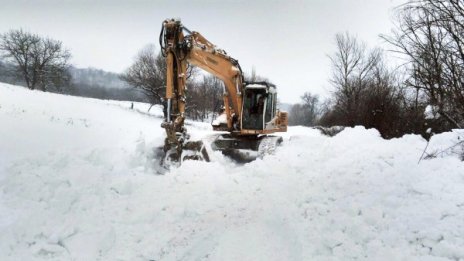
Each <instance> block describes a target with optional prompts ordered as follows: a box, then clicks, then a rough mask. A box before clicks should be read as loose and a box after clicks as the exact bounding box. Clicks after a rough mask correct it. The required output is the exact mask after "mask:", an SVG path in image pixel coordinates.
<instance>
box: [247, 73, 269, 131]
mask: <svg viewBox="0 0 464 261" xmlns="http://www.w3.org/2000/svg"><path fill="white" fill-rule="evenodd" d="M243 97H244V98H243V105H242V122H241V124H242V129H244V130H255V131H260V130H265V129H266V125H267V123H268V122H270V121H271V120H272V119H273V118H274V116H275V114H276V102H277V97H276V88H275V86H274V85H272V84H269V83H267V82H258V83H248V84H247V85H245V88H244V96H243Z"/></svg>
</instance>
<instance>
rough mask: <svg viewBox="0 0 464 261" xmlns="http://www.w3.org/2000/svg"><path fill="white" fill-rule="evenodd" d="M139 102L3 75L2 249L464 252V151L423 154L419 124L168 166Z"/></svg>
mask: <svg viewBox="0 0 464 261" xmlns="http://www.w3.org/2000/svg"><path fill="white" fill-rule="evenodd" d="M130 106H131V104H130V103H129V102H116V101H102V100H96V99H89V98H78V97H72V96H64V95H58V94H50V93H42V92H37V91H29V90H27V89H25V88H22V87H18V86H13V85H8V84H1V83H0V123H1V128H0V259H1V260H352V259H358V260H460V259H464V248H463V247H462V246H463V245H464V224H463V222H462V220H464V171H463V167H464V165H463V164H464V163H463V162H462V161H460V160H459V156H458V155H456V154H454V153H452V152H450V153H441V154H439V155H438V157H436V158H433V159H428V160H423V161H421V162H420V163H419V164H418V160H419V158H420V156H421V154H422V151H423V150H424V148H425V146H426V142H425V141H424V140H423V139H422V138H421V137H420V136H416V135H406V136H404V137H403V138H399V139H392V140H384V139H382V138H380V135H379V133H378V132H377V131H376V130H366V129H364V128H363V127H355V128H348V129H345V130H344V131H343V132H341V133H339V134H338V135H337V136H335V137H326V136H323V135H321V134H320V133H319V132H318V131H317V130H314V129H311V128H305V127H291V128H289V131H288V133H285V134H284V135H283V137H284V142H283V145H282V146H281V147H279V148H278V150H277V151H276V153H275V155H269V156H267V157H265V158H264V159H258V160H256V161H254V162H251V163H248V164H245V165H239V164H236V163H234V162H231V161H230V160H228V159H227V158H224V157H222V155H219V154H215V155H213V156H214V157H213V158H214V161H213V162H210V163H206V162H197V161H189V162H186V163H184V164H183V165H182V166H181V167H179V168H176V169H172V170H170V171H168V172H166V173H164V174H163V175H160V174H158V173H160V169H159V166H158V163H159V160H158V159H157V158H156V157H155V153H154V148H156V147H159V146H161V145H162V144H163V138H164V131H163V129H161V128H160V124H161V122H162V112H161V109H160V108H153V109H152V110H151V112H150V113H147V112H146V111H147V108H148V105H147V104H143V103H135V106H134V109H133V110H132V109H130ZM188 124H189V126H188V128H189V131H190V132H191V133H192V134H193V136H194V137H202V136H205V135H207V134H208V133H210V132H211V129H210V127H209V126H208V125H207V124H201V123H193V122H189V123H188ZM463 132H464V131H463V130H455V131H454V132H448V133H442V134H440V135H436V136H434V137H433V138H432V140H431V142H430V144H429V146H428V149H427V150H428V151H441V150H443V149H445V148H448V147H449V146H451V145H452V144H454V143H455V142H457V141H458V138H459V136H460V137H461V139H462V136H463Z"/></svg>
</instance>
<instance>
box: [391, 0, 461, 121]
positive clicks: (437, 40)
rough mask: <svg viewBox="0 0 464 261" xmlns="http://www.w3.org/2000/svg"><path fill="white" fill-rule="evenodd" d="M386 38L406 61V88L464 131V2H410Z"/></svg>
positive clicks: (413, 0) (411, 0) (442, 0)
mask: <svg viewBox="0 0 464 261" xmlns="http://www.w3.org/2000/svg"><path fill="white" fill-rule="evenodd" d="M398 21H399V22H398V24H397V26H396V28H395V30H393V32H392V35H391V36H383V38H384V39H385V40H387V41H388V42H389V43H391V44H392V45H393V46H394V47H395V50H394V51H395V52H398V53H401V54H403V55H404V56H405V57H406V61H407V62H406V64H405V67H406V68H407V71H408V75H409V78H408V79H407V81H406V84H407V85H408V86H409V87H411V88H412V89H414V90H416V91H417V93H418V95H419V94H421V93H423V94H425V96H426V98H427V103H428V104H430V105H432V106H433V107H434V108H435V109H436V111H437V113H439V114H440V115H441V116H442V118H444V119H446V121H447V125H448V126H449V127H448V128H450V127H458V128H462V127H464V2H463V1H461V0H410V1H409V2H408V3H407V4H405V5H403V6H402V7H401V8H400V9H399V10H398Z"/></svg>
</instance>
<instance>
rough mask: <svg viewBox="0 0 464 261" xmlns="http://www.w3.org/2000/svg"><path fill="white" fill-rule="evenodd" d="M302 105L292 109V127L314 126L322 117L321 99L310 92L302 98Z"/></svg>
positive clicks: (290, 119)
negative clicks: (320, 116)
mask: <svg viewBox="0 0 464 261" xmlns="http://www.w3.org/2000/svg"><path fill="white" fill-rule="evenodd" d="M301 101H302V103H297V104H294V105H293V106H292V108H291V109H290V118H289V124H290V125H302V126H314V125H316V122H317V119H318V117H319V115H320V112H321V109H320V104H319V97H318V96H317V95H313V94H311V93H310V92H305V93H304V94H303V95H302V96H301Z"/></svg>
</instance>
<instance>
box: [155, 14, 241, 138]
mask: <svg viewBox="0 0 464 261" xmlns="http://www.w3.org/2000/svg"><path fill="white" fill-rule="evenodd" d="M184 32H186V33H187V35H184ZM160 45H161V48H162V52H163V55H164V56H165V57H166V65H167V78H166V100H167V117H166V122H165V123H164V126H163V127H165V128H166V130H167V133H168V139H171V138H172V139H174V135H175V132H182V131H183V123H184V119H185V116H184V113H185V88H186V85H185V84H186V76H187V75H186V74H187V65H195V66H197V67H199V68H201V69H203V70H205V71H207V72H209V73H211V74H212V75H214V76H216V77H218V78H219V79H221V80H222V81H223V82H224V85H225V87H226V91H225V93H224V107H225V110H226V115H227V126H228V128H229V129H230V130H232V129H233V118H239V117H240V109H241V107H242V92H243V83H244V79H243V74H242V71H241V68H240V65H239V64H238V61H237V60H235V59H233V58H232V57H230V56H228V55H227V54H226V52H225V51H223V50H221V49H218V48H216V46H215V45H214V44H212V43H211V42H209V41H208V40H207V39H206V38H205V37H203V36H202V35H201V34H200V33H198V32H191V31H189V30H188V29H187V28H185V27H184V26H183V25H182V24H181V22H180V21H179V20H166V21H164V22H163V27H162V30H161V34H160ZM230 107H232V109H230ZM234 115H235V117H234ZM169 131H170V133H169ZM170 136H171V137H170Z"/></svg>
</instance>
